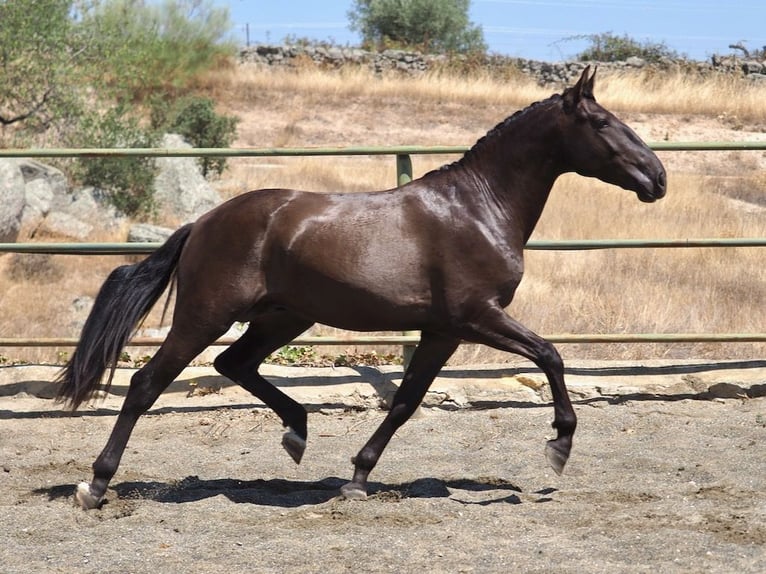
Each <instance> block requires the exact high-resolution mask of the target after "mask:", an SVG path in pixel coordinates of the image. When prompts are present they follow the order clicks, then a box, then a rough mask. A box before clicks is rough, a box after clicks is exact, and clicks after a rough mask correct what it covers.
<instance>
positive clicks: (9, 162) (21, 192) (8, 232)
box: [0, 159, 26, 243]
mask: <svg viewBox="0 0 766 574" xmlns="http://www.w3.org/2000/svg"><path fill="white" fill-rule="evenodd" d="M0 198H2V201H0V243H13V242H15V241H16V239H17V238H18V236H19V229H20V228H21V217H22V214H23V212H24V205H25V204H26V192H25V186H24V176H23V175H22V173H21V169H20V168H19V161H18V160H16V159H4V160H0Z"/></svg>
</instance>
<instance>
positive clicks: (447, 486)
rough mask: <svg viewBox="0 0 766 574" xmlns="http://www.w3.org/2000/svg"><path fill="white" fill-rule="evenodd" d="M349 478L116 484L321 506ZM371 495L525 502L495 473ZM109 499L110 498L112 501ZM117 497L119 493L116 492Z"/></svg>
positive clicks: (155, 492)
mask: <svg viewBox="0 0 766 574" xmlns="http://www.w3.org/2000/svg"><path fill="white" fill-rule="evenodd" d="M346 482H347V481H346V480H343V479H342V478H338V477H327V478H324V479H322V480H319V481H313V482H311V481H310V482H306V481H298V480H288V479H282V478H273V479H268V480H264V479H258V480H236V479H230V478H222V479H211V480H202V479H200V478H198V477H196V476H189V477H186V478H184V479H183V480H180V481H178V482H170V483H168V482H154V481H152V482H143V481H136V482H132V481H131V482H121V483H117V484H114V485H113V486H111V487H110V491H113V492H114V494H116V495H117V498H118V499H119V500H152V501H155V502H162V503H168V504H185V503H189V502H199V501H201V500H205V499H208V498H213V497H216V496H224V497H225V498H227V499H228V500H230V501H231V502H234V503H237V504H254V505H258V506H277V507H282V508H297V507H299V506H306V505H320V504H324V503H326V502H330V501H331V500H333V499H336V498H338V497H339V495H340V488H341V486H343V485H344V484H345V483H346ZM74 490H75V485H74V484H60V485H56V486H52V487H48V488H41V489H37V490H35V491H34V494H36V495H42V496H47V497H48V499H49V500H60V499H66V498H71V497H72V494H73V493H74ZM554 491H555V489H543V490H540V491H537V492H535V493H534V494H535V495H536V496H537V499H536V500H535V501H536V502H546V501H548V500H550V498H548V495H549V494H551V493H552V492H554ZM368 493H369V497H370V499H371V500H381V501H400V500H402V499H406V498H450V499H452V500H454V501H456V502H459V503H461V504H478V505H490V504H496V503H505V504H520V503H521V502H522V500H521V498H520V497H519V496H518V495H519V494H521V493H522V490H521V488H519V487H518V486H516V485H514V484H513V483H511V482H509V481H506V480H503V479H498V478H494V477H487V478H477V479H450V480H444V479H439V478H421V479H417V480H414V481H412V482H404V483H399V484H383V483H380V482H370V483H369V484H368ZM108 498H109V497H107V502H106V504H108ZM112 498H114V496H112Z"/></svg>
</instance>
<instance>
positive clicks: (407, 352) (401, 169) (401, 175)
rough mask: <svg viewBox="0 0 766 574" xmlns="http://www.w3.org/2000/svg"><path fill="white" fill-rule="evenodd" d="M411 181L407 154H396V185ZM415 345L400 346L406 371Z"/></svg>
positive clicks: (406, 333) (414, 333)
mask: <svg viewBox="0 0 766 574" xmlns="http://www.w3.org/2000/svg"><path fill="white" fill-rule="evenodd" d="M411 181H412V158H411V157H410V155H409V154H406V153H400V154H396V184H397V185H404V184H406V183H409V182H411ZM402 334H403V335H419V333H418V332H417V331H404V333H402ZM415 347H417V345H412V344H405V345H402V362H403V363H404V368H405V369H406V368H407V367H408V366H409V365H410V360H411V359H412V355H413V353H414V352H415Z"/></svg>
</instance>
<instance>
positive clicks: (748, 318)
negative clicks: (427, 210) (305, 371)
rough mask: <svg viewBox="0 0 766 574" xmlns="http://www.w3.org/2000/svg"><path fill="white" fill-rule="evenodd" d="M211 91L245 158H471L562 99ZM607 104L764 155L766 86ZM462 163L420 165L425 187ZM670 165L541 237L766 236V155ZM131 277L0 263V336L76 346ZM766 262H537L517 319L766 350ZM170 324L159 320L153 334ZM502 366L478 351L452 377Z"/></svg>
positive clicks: (353, 76) (369, 172) (731, 351)
mask: <svg viewBox="0 0 766 574" xmlns="http://www.w3.org/2000/svg"><path fill="white" fill-rule="evenodd" d="M600 74H601V73H600ZM200 89H201V90H202V91H203V92H205V93H207V94H208V95H210V96H213V97H215V98H216V99H217V101H219V102H220V107H221V109H222V110H224V111H226V112H228V113H235V114H237V115H238V116H239V117H240V118H241V123H240V125H239V132H238V141H237V142H236V145H238V146H249V147H280V146H310V145H328V146H335V145H362V144H365V145H394V144H426V145H435V144H445V145H467V144H471V143H473V142H474V141H476V139H478V138H479V137H481V136H482V135H483V134H484V133H485V132H486V131H487V130H488V129H490V128H491V127H492V126H494V125H495V124H496V123H497V122H498V121H500V120H502V119H503V118H504V117H506V116H507V115H509V114H511V113H512V112H513V111H515V110H516V109H518V108H520V107H524V106H526V105H528V104H529V103H531V102H533V101H537V100H540V99H543V98H545V97H548V96H549V95H550V92H551V90H550V89H547V88H540V87H539V86H537V85H535V84H534V83H533V82H530V81H529V80H526V79H524V78H520V77H519V78H516V77H513V78H511V79H509V80H508V81H505V82H502V83H501V82H498V81H497V80H494V79H492V78H489V77H482V76H478V77H474V78H472V79H471V80H470V81H465V80H461V79H458V78H454V77H450V76H448V75H439V74H435V75H430V76H424V77H421V78H415V79H402V78H395V77H384V78H375V77H373V76H371V75H370V74H369V73H367V72H363V71H359V70H345V71H342V72H339V73H338V72H336V73H328V72H322V71H317V70H313V69H304V70H300V71H299V72H291V71H276V72H274V71H264V70H260V69H258V68H256V67H254V66H243V67H241V68H230V69H223V70H221V71H219V72H218V73H216V74H215V75H211V76H210V77H209V78H208V79H207V81H206V82H205V83H203V84H202V85H200ZM596 89H597V96H598V98H599V101H601V102H602V103H603V104H604V105H606V106H607V107H608V108H610V109H612V110H613V111H615V112H618V114H619V115H621V116H623V117H624V119H626V120H627V122H628V123H629V124H630V125H631V126H632V127H634V128H635V129H636V131H638V133H639V134H640V135H641V136H642V137H644V139H646V140H649V141H656V140H660V139H670V140H735V139H738V140H751V139H766V137H765V136H764V134H763V133H762V131H763V130H762V127H761V126H762V124H763V122H764V120H763V118H766V97H764V96H766V87H765V86H760V87H758V86H756V85H755V84H749V83H744V82H739V81H736V82H735V81H733V80H731V79H726V78H724V77H714V78H712V79H706V80H701V79H699V78H694V77H686V76H682V75H680V74H665V75H664V76H661V75H653V74H650V73H637V74H633V75H627V74H622V75H616V74H615V75H611V76H609V75H607V74H603V76H602V75H600V77H599V80H598V81H597V88H596ZM454 159H455V158H454V157H449V156H439V157H433V156H417V157H415V158H414V168H415V172H416V175H418V174H422V173H424V172H426V171H428V170H429V169H432V168H434V167H437V166H439V165H442V164H444V163H446V162H448V161H452V160H454ZM662 159H663V161H664V162H665V164H666V166H667V168H668V171H669V176H670V185H669V193H668V196H667V198H666V199H664V200H663V201H661V202H659V203H657V204H653V205H646V204H642V203H640V202H638V201H637V200H636V198H635V196H634V195H633V194H631V193H628V192H624V191H622V190H618V189H617V188H614V187H610V186H607V185H604V184H601V183H599V182H596V181H594V180H589V179H584V178H580V177H576V176H565V177H563V178H561V179H560V180H559V182H557V184H556V188H555V189H554V192H553V194H552V196H551V200H550V202H549V205H548V207H547V208H546V212H545V213H544V214H543V217H542V219H541V221H540V223H539V226H538V229H537V231H536V233H535V237H536V238H545V239H556V238H610V237H626V238H640V237H664V238H692V237H741V236H760V237H763V236H766V217H764V215H765V214H766V177H764V175H763V174H764V172H765V171H766V154H764V153H761V152H709V153H704V154H703V153H692V152H677V153H670V152H665V153H663V154H662ZM395 180H396V174H395V165H394V161H393V158H389V157H350V158H344V157H338V158H241V159H233V160H231V161H230V167H229V169H228V171H227V173H226V174H224V178H223V179H222V180H221V181H220V182H219V183H218V184H217V185H218V187H219V189H220V190H221V192H222V193H223V194H224V195H225V196H230V195H234V194H237V193H241V192H243V191H245V190H247V189H258V188H264V187H293V188H301V189H311V190H315V191H320V192H321V191H344V192H354V191H362V190H369V189H381V188H387V187H391V186H393V185H394V183H395ZM118 239H121V238H118ZM40 261H42V260H40ZM119 262H120V261H118V260H117V258H108V257H97V258H87V259H86V258H74V257H62V256H59V257H54V258H50V259H48V260H47V261H46V262H42V263H41V262H37V263H35V262H26V263H23V262H22V263H19V261H18V260H13V259H12V258H11V257H9V256H4V257H0V306H1V307H2V309H3V316H2V317H0V336H38V337H52V336H74V335H76V327H77V322H78V321H81V319H82V317H81V316H80V315H77V314H76V313H73V311H72V308H71V302H72V301H73V300H74V299H75V298H76V297H78V296H80V295H83V294H85V295H90V296H93V295H94V294H95V292H96V291H97V289H98V287H99V285H100V283H101V281H102V280H103V278H104V277H105V276H106V274H107V273H108V270H109V269H111V268H112V267H114V266H115V265H117V264H118V263H119ZM762 262H763V249H762V248H761V249H758V248H751V249H727V250H721V249H701V250H696V249H695V250H681V249H677V250H672V249H671V250H622V251H619V250H612V251H599V252H529V253H528V255H527V275H526V276H525V279H524V281H523V282H522V286H521V288H520V290H519V292H518V294H517V297H516V300H515V301H514V303H513V304H512V306H511V308H510V312H511V313H512V314H513V315H514V316H516V317H518V318H519V319H521V320H522V321H523V322H524V323H525V324H527V325H528V326H530V327H531V328H533V329H535V330H537V331H538V332H540V333H543V334H545V333H548V334H551V333H584V332H596V333H609V332H617V333H621V332H624V333H628V332H749V331H750V332H763V331H766V325H764V321H763V317H764V316H763V309H762V301H763V299H764V285H766V266H764V265H763V263H762ZM36 266H39V267H40V268H41V269H39V270H37V271H35V267H36ZM46 269H47V270H46ZM158 318H159V313H157V314H156V315H152V316H151V317H150V319H149V325H156V323H157V322H158ZM765 350H766V345H763V344H736V345H734V344H732V345H712V344H708V345H702V344H683V345H681V344H673V345H597V346H578V347H576V348H567V347H566V346H564V347H563V348H562V351H563V353H564V355H565V357H569V358H654V357H706V358H734V357H737V358H761V357H763V355H764V351H765ZM323 352H324V350H323ZM54 353H55V351H51V352H48V351H25V352H23V353H22V352H21V351H19V350H10V349H0V354H5V355H7V356H11V357H12V358H17V357H19V356H24V357H25V358H28V359H30V360H41V359H43V358H45V359H48V360H50V358H51V355H52V354H54ZM54 358H55V357H54ZM505 358H506V357H505V356H503V355H500V354H497V353H493V352H489V351H486V350H484V349H482V348H477V347H466V348H464V349H461V351H460V352H459V353H458V355H457V356H456V358H455V360H454V361H455V362H467V361H500V360H504V359H505Z"/></svg>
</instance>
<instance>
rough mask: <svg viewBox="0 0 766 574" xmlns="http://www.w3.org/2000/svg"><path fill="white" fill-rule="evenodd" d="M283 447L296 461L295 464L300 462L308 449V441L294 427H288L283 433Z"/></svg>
mask: <svg viewBox="0 0 766 574" xmlns="http://www.w3.org/2000/svg"><path fill="white" fill-rule="evenodd" d="M282 448H284V449H285V450H286V451H287V454H289V455H290V457H291V458H292V459H293V460H294V461H295V464H300V463H301V459H302V458H303V453H304V451H305V450H306V441H305V440H303V439H302V438H301V437H300V436H299V435H298V433H297V432H295V431H294V430H293V429H291V428H290V427H287V432H286V433H285V434H284V435H282Z"/></svg>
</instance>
